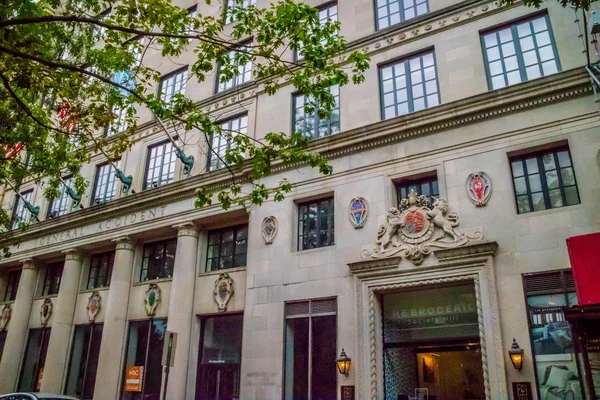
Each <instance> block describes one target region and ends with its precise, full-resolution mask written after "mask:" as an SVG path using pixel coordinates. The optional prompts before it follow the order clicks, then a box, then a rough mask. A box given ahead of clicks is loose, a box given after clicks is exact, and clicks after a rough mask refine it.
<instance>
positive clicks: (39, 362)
mask: <svg viewBox="0 0 600 400" xmlns="http://www.w3.org/2000/svg"><path fill="white" fill-rule="evenodd" d="M49 342H50V328H41V329H30V330H29V338H28V339H27V349H26V350H25V358H24V359H23V366H22V367H21V377H20V378H19V386H18V389H17V391H19V392H39V391H40V387H41V384H42V376H43V375H44V365H45V364H46V353H47V352H48V343H49Z"/></svg>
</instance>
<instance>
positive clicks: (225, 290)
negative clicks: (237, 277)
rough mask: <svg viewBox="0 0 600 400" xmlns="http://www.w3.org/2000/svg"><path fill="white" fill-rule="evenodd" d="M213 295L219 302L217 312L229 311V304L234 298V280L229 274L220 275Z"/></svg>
mask: <svg viewBox="0 0 600 400" xmlns="http://www.w3.org/2000/svg"><path fill="white" fill-rule="evenodd" d="M213 294H214V296H215V301H216V302H217V310H218V311H219V312H225V311H227V303H229V300H230V299H231V296H233V279H231V277H230V276H229V274H228V273H222V274H219V278H217V280H216V281H215V290H214V291H213Z"/></svg>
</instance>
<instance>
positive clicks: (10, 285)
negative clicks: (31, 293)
mask: <svg viewBox="0 0 600 400" xmlns="http://www.w3.org/2000/svg"><path fill="white" fill-rule="evenodd" d="M20 280H21V270H18V271H10V272H9V273H8V277H7V281H6V289H5V290H4V300H3V301H5V302H7V301H14V300H15V299H16V298H17V290H18V289H19V281H20Z"/></svg>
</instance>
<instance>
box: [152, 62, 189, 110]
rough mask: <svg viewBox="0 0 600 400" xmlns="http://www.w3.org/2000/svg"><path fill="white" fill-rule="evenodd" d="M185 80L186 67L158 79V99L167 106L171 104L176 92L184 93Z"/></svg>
mask: <svg viewBox="0 0 600 400" xmlns="http://www.w3.org/2000/svg"><path fill="white" fill-rule="evenodd" d="M186 81H187V67H185V68H183V69H180V70H178V71H175V72H173V73H171V74H169V75H167V76H165V77H163V78H162V79H161V81H160V88H159V90H158V91H159V93H160V99H161V100H163V101H164V102H165V103H166V104H167V105H168V106H169V107H172V106H173V103H174V96H175V95H176V94H185V84H186Z"/></svg>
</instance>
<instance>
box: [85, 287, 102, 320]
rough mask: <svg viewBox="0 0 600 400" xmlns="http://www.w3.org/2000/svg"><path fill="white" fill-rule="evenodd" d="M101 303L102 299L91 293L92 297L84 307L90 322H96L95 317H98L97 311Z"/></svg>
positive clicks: (95, 292) (96, 293)
mask: <svg viewBox="0 0 600 400" xmlns="http://www.w3.org/2000/svg"><path fill="white" fill-rule="evenodd" d="M101 303H102V297H101V296H100V293H98V292H97V291H93V292H92V295H91V296H90V297H89V299H88V304H87V307H86V308H87V313H88V319H89V320H90V322H94V321H95V320H96V315H98V311H100V307H101Z"/></svg>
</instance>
